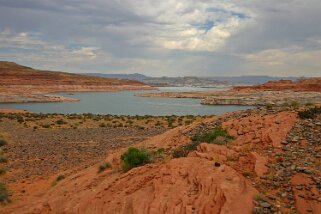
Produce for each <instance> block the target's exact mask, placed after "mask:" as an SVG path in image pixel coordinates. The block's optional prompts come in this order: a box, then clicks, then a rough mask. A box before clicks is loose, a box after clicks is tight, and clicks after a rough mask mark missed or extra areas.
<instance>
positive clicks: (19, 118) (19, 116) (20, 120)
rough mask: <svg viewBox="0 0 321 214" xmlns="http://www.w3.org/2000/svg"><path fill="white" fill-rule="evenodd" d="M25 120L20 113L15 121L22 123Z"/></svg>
mask: <svg viewBox="0 0 321 214" xmlns="http://www.w3.org/2000/svg"><path fill="white" fill-rule="evenodd" d="M24 121H25V120H24V119H23V117H22V116H21V115H18V116H17V122H18V123H23V122H24Z"/></svg>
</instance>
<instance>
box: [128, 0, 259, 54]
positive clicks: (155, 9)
mask: <svg viewBox="0 0 321 214" xmlns="http://www.w3.org/2000/svg"><path fill="white" fill-rule="evenodd" d="M131 3H132V4H131V6H132V8H133V11H134V12H135V13H136V14H137V15H140V16H142V17H145V18H148V19H150V20H151V21H152V22H153V23H155V24H154V25H150V24H149V23H147V24H146V25H142V26H138V28H148V29H149V31H148V32H146V31H144V32H145V34H144V35H142V37H143V38H140V40H134V41H135V43H137V42H138V41H141V42H148V43H150V44H154V45H157V46H160V47H163V48H168V49H180V50H189V51H209V52H212V51H217V50H218V49H219V48H221V47H222V46H223V45H224V44H225V42H226V40H227V39H228V38H229V37H230V36H232V35H233V34H234V33H236V32H237V31H238V30H239V29H241V28H242V27H243V26H244V25H246V23H247V22H249V17H251V16H253V15H254V14H253V13H251V12H250V11H249V10H247V9H244V8H241V7H237V6H235V5H233V4H231V3H226V2H225V1H196V0H171V1H139V2H137V1H135V2H133V1H132V2H131Z"/></svg>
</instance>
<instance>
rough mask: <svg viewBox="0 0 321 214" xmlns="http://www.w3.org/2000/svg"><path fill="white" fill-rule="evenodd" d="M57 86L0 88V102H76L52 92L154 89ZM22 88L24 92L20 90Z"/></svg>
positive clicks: (140, 87)
mask: <svg viewBox="0 0 321 214" xmlns="http://www.w3.org/2000/svg"><path fill="white" fill-rule="evenodd" d="M56 87H57V88H56V89H54V88H37V87H36V88H32V86H31V87H30V86H26V87H25V90H24V87H22V88H21V86H20V88H19V89H18V90H17V89H14V90H8V89H7V88H6V89H1V88H0V104H1V103H3V104H8V103H51V102H78V101H80V99H77V98H70V97H65V96H61V95H57V94H54V93H59V92H66V93H68V92H70V93H72V92H89V93H90V92H117V91H136V90H155V88H154V87H151V86H147V85H146V86H130V85H128V86H107V87H105V86H104V87H100V86H94V87H93V86H90V87H88V86H72V87H71V86H56ZM22 90H24V92H22Z"/></svg>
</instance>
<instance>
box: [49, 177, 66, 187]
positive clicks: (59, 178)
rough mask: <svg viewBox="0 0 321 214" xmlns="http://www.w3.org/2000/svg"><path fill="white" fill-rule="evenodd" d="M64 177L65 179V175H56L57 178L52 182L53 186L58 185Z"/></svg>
mask: <svg viewBox="0 0 321 214" xmlns="http://www.w3.org/2000/svg"><path fill="white" fill-rule="evenodd" d="M63 179H65V176H64V175H58V176H57V177H56V179H55V180H54V181H53V182H52V183H51V186H56V185H57V183H58V182H59V181H61V180H63Z"/></svg>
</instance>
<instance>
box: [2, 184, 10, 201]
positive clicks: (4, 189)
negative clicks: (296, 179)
mask: <svg viewBox="0 0 321 214" xmlns="http://www.w3.org/2000/svg"><path fill="white" fill-rule="evenodd" d="M0 202H2V203H3V202H4V203H7V202H10V198H9V194H8V190H7V187H6V185H5V184H3V183H0Z"/></svg>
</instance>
